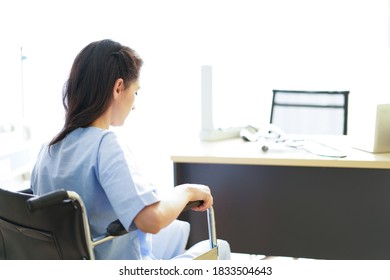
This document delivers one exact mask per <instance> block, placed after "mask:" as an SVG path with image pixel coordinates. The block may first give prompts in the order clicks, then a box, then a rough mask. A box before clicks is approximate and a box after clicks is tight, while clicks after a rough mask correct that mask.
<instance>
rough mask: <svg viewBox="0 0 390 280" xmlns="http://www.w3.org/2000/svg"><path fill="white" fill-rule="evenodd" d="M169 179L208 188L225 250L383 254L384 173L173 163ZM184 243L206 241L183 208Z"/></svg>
mask: <svg viewBox="0 0 390 280" xmlns="http://www.w3.org/2000/svg"><path fill="white" fill-rule="evenodd" d="M174 176H175V184H182V183H202V184H207V185H209V186H210V187H211V189H212V192H213V195H214V200H215V203H214V209H215V213H216V225H217V236H218V238H221V239H225V240H227V241H228V242H229V243H230V245H231V248H232V251H233V252H242V253H253V254H264V255H273V256H291V257H307V258H319V259H390V170H388V169H369V168H334V167H299V166H266V165H236V164H202V163H178V162H175V163H174ZM181 218H182V219H184V220H188V221H190V222H191V224H192V226H191V236H190V244H193V243H195V242H197V241H200V240H203V239H206V238H207V224H206V221H205V218H204V216H203V215H202V214H199V213H195V212H191V211H189V212H187V213H185V215H183V216H181Z"/></svg>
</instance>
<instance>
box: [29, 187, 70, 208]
mask: <svg viewBox="0 0 390 280" xmlns="http://www.w3.org/2000/svg"><path fill="white" fill-rule="evenodd" d="M68 198H69V195H68V192H67V191H65V190H57V191H53V192H49V193H47V194H44V195H41V196H36V197H32V198H30V199H28V200H27V208H28V210H29V211H30V212H34V211H36V210H39V209H42V208H45V207H48V206H51V205H54V204H57V203H59V202H61V201H63V200H64V199H68Z"/></svg>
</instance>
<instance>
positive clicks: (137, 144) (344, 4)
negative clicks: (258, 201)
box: [0, 0, 390, 185]
mask: <svg viewBox="0 0 390 280" xmlns="http://www.w3.org/2000/svg"><path fill="white" fill-rule="evenodd" d="M4 2H5V1H3V2H1V3H0V26H1V29H0V36H1V44H0V61H1V64H0V88H1V89H2V93H1V94H0V123H1V122H3V123H4V122H8V121H9V120H10V119H18V118H20V110H21V107H20V102H21V98H20V92H21V85H20V79H21V78H20V77H21V75H20V60H19V55H20V47H21V46H23V52H24V54H25V56H27V59H26V60H25V61H24V87H23V88H24V96H25V116H26V118H25V120H24V121H25V122H27V124H29V125H30V126H31V127H32V135H33V140H34V141H35V142H36V144H37V146H38V145H39V144H40V143H41V142H42V141H45V140H49V139H50V138H51V137H53V135H54V134H55V133H57V132H58V130H59V129H60V128H61V125H62V121H63V109H62V104H61V90H62V86H63V83H64V82H65V80H66V78H67V74H68V71H69V68H70V66H71V63H72V61H73V58H74V57H75V55H76V54H77V52H78V51H79V50H80V49H81V48H82V47H84V46H85V45H86V44H88V43H89V42H91V41H93V40H99V39H102V38H111V39H114V40H117V41H119V42H121V43H123V44H126V45H129V46H131V47H132V48H134V49H135V50H136V51H138V52H139V54H140V55H141V56H142V57H143V59H144V62H145V64H144V67H143V70H142V77H141V86H142V89H141V91H140V92H139V97H138V99H137V110H135V111H133V112H132V113H131V116H130V118H129V120H128V122H127V123H126V125H125V127H124V128H123V129H121V130H122V132H124V134H125V136H126V137H128V138H129V143H131V145H132V146H133V147H134V150H135V152H136V154H138V155H139V156H140V158H141V165H143V167H144V169H145V171H146V172H147V173H148V174H149V175H150V176H151V179H152V180H153V181H155V182H156V183H157V184H168V185H170V184H172V166H171V162H170V160H169V154H170V151H171V150H172V149H173V148H174V147H175V145H176V144H177V142H178V141H180V140H181V139H185V138H192V139H196V138H197V137H198V132H199V129H200V66H201V65H203V64H210V65H213V74H214V80H213V85H214V95H215V102H214V104H215V113H216V115H215V122H216V124H217V125H220V126H230V125H247V124H254V125H260V124H262V123H264V122H267V121H268V116H269V106H270V102H271V92H272V89H273V88H299V89H302V88H307V89H325V88H326V89H341V90H344V89H348V90H350V91H351V95H350V104H351V106H350V121H351V123H352V125H351V126H352V127H353V126H354V124H356V123H357V124H358V123H359V122H360V121H361V119H360V118H361V117H362V114H361V112H362V109H364V108H365V106H366V105H367V104H375V103H377V102H389V101H390V93H389V90H390V88H389V87H390V82H389V78H388V77H389V72H390V71H389V70H390V68H389V66H390V60H389V49H388V31H389V30H388V14H389V7H388V2H387V1H371V0H316V1H313V0H272V1H271V0H269V1H258V0H221V1H216V0H165V1H163V0H110V1H75V0H71V1H65V0H64V1H43V0H35V1H29V0H15V1H9V2H10V3H4Z"/></svg>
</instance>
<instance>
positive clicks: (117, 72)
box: [31, 40, 230, 259]
mask: <svg viewBox="0 0 390 280" xmlns="http://www.w3.org/2000/svg"><path fill="white" fill-rule="evenodd" d="M141 66H142V60H141V58H140V57H139V56H138V55H137V54H136V53H135V52H134V51H133V50H132V49H131V48H129V47H126V46H122V45H121V44H119V43H117V42H114V41H112V40H102V41H97V42H92V43H91V44H89V45H88V46H86V47H85V48H84V49H83V50H82V51H81V52H80V53H79V54H78V55H77V57H76V58H75V61H74V63H73V66H72V68H71V72H70V75H69V79H68V81H67V83H66V84H65V87H64V91H63V104H64V107H65V111H66V117H65V124H64V127H63V129H62V130H61V131H60V133H59V134H58V135H56V136H55V137H54V138H53V140H52V141H51V142H50V143H49V144H48V145H45V146H44V147H43V148H42V149H41V151H40V153H39V156H38V159H37V162H36V164H35V166H34V169H33V172H32V178H31V186H32V189H33V191H34V193H36V194H38V195H41V194H43V193H47V192H50V191H53V190H55V189H62V188H63V189H67V190H73V191H75V192H77V193H78V194H79V195H80V196H81V197H82V199H83V200H84V203H85V205H86V209H87V214H88V218H89V222H90V227H91V234H92V235H94V234H99V233H102V232H104V231H105V228H106V226H107V225H108V224H109V223H110V222H111V221H113V220H116V219H118V218H119V220H120V221H121V222H122V224H123V225H124V226H125V228H127V229H128V230H129V234H127V235H124V236H121V237H119V238H116V239H114V240H113V241H111V242H108V243H106V244H103V245H100V246H98V247H97V248H96V249H95V256H96V258H97V259H155V258H168V259H170V258H187V257H189V258H192V257H194V256H196V255H197V254H200V253H202V251H204V250H206V248H204V246H205V244H206V243H204V242H203V243H201V244H197V245H196V246H194V248H191V249H190V250H188V251H187V252H186V253H184V254H183V252H184V246H185V244H186V242H187V238H188V231H189V228H188V226H187V225H186V224H185V223H183V222H181V223H179V222H178V221H176V218H177V217H178V215H179V214H180V212H181V210H182V209H183V208H184V206H185V205H186V204H187V203H188V202H189V201H194V200H202V201H203V204H202V205H200V206H198V207H195V208H194V209H193V210H195V211H204V210H206V209H207V208H209V207H210V206H211V205H212V204H213V197H212V195H211V193H210V189H209V188H208V187H207V186H204V185H194V184H185V185H180V186H177V187H175V188H172V192H171V194H170V195H169V197H160V196H159V194H158V193H157V191H156V189H155V187H154V186H152V185H151V184H149V183H146V182H145V181H144V180H143V178H142V176H141V175H140V173H139V172H138V170H137V168H136V167H135V165H134V161H133V160H132V157H131V154H130V153H129V151H128V149H127V148H126V147H125V146H124V145H122V144H121V143H120V141H119V139H118V138H117V136H116V135H115V134H114V133H113V132H112V131H110V130H109V127H110V126H120V125H122V124H123V123H124V121H125V119H126V118H127V116H128V114H129V112H130V111H131V110H132V108H133V104H134V100H135V98H136V95H137V91H138V90H139V88H140V86H139V74H140V68H141ZM160 231H161V232H160ZM159 232H160V233H159ZM157 233H159V234H157ZM151 234H157V235H151ZM172 234H174V235H175V236H173V235H172ZM167 238H169V239H170V240H166V239H167ZM161 239H163V240H165V242H164V243H165V244H169V246H166V248H163V247H164V246H161ZM153 240H159V244H158V245H157V248H154V249H153V248H152V247H153V244H154V243H153ZM219 246H220V253H222V255H223V256H224V257H223V258H229V253H230V249H229V245H228V244H227V243H226V242H224V241H220V243H219ZM206 247H207V246H206ZM207 249H208V248H207Z"/></svg>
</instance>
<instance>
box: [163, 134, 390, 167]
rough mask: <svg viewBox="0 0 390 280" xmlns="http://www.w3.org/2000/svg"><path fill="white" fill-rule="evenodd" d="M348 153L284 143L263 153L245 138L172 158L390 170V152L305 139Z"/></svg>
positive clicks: (190, 147) (193, 145)
mask: <svg viewBox="0 0 390 280" xmlns="http://www.w3.org/2000/svg"><path fill="white" fill-rule="evenodd" d="M304 138H305V139H311V140H314V141H316V142H319V143H322V144H325V145H326V146H330V147H332V148H335V149H337V150H340V151H342V152H343V153H345V155H346V157H344V158H334V157H325V156H319V155H315V154H312V153H310V152H307V151H306V150H303V149H300V148H298V149H297V148H292V147H287V146H286V145H285V144H284V143H267V145H268V147H269V150H268V151H267V152H263V151H262V150H261V147H262V143H260V142H245V141H243V140H242V139H239V138H236V139H229V140H223V141H214V142H205V141H200V140H199V141H194V142H189V143H186V144H185V145H182V146H181V147H179V148H177V149H176V151H175V152H174V154H173V155H172V157H171V159H172V161H173V162H177V163H221V164H249V165H276V166H312V167H346V168H378V169H390V153H381V154H373V153H369V152H365V151H362V150H358V149H354V148H352V147H351V146H350V145H349V143H348V137H347V136H325V137H324V136H306V137H304ZM263 144H264V143H263Z"/></svg>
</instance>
